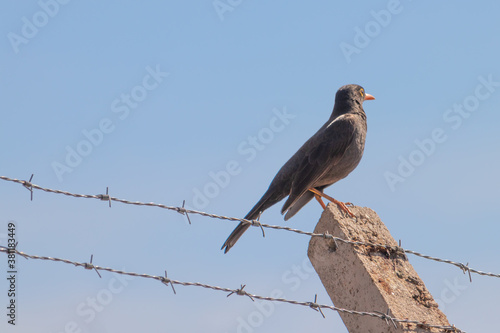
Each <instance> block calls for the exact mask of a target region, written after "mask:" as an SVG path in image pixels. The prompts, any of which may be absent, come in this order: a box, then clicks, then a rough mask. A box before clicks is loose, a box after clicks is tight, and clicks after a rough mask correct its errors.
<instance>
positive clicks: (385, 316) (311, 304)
mask: <svg viewBox="0 0 500 333" xmlns="http://www.w3.org/2000/svg"><path fill="white" fill-rule="evenodd" d="M0 252H5V253H12V252H15V253H16V254H18V255H20V256H22V257H24V258H26V259H36V260H48V261H56V262H62V263H65V264H69V265H74V266H77V267H78V266H81V267H83V268H84V269H91V270H92V269H93V270H95V271H96V272H98V273H99V271H107V272H111V273H115V274H122V275H128V276H134V277H140V278H146V279H152V280H157V281H160V282H161V283H162V284H165V285H168V284H169V283H170V285H171V286H172V289H173V285H174V284H178V285H182V286H192V287H201V288H205V289H211V290H216V291H221V292H225V293H229V294H228V295H227V296H228V297H229V296H231V295H233V294H235V295H238V296H247V297H249V298H250V299H251V300H252V301H254V300H255V299H259V300H263V301H270V302H281V303H288V304H293V305H301V306H305V307H309V308H311V309H313V310H315V311H319V312H320V313H321V315H323V317H324V316H325V315H324V314H323V311H321V309H329V310H333V311H336V312H339V313H340V312H342V313H348V314H352V315H360V316H370V317H375V318H379V319H382V320H385V321H386V322H387V323H388V324H389V322H391V323H392V324H394V325H396V324H395V323H401V324H413V325H418V326H419V327H422V328H435V329H442V330H444V331H445V332H456V333H466V332H465V331H462V330H460V329H458V328H457V327H455V325H452V326H442V325H432V324H428V323H422V322H419V321H417V320H409V319H398V318H394V317H392V316H390V315H389V314H384V313H381V312H380V313H377V312H364V311H355V310H348V309H343V308H339V307H336V306H333V305H326V304H318V303H316V300H317V295H316V296H315V297H314V302H303V301H296V300H289V299H285V298H274V297H268V296H260V295H255V294H251V293H249V292H247V291H245V290H243V289H244V288H245V286H246V285H241V286H240V288H238V289H231V288H224V287H218V286H212V285H209V284H205V283H200V282H184V281H178V280H173V279H170V278H167V277H166V271H165V276H157V275H150V274H139V273H134V272H126V271H123V270H118V269H114V268H109V267H101V266H97V265H95V264H93V263H92V262H90V263H84V262H77V261H72V260H68V259H62V258H54V257H46V256H38V255H32V254H27V253H24V252H21V251H19V250H17V249H9V248H7V247H5V246H2V245H0ZM92 258H93V256H91V260H92ZM99 277H100V274H99ZM173 290H174V293H175V289H173Z"/></svg>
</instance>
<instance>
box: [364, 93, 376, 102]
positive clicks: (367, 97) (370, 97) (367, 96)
mask: <svg viewBox="0 0 500 333" xmlns="http://www.w3.org/2000/svg"><path fill="white" fill-rule="evenodd" d="M372 99H375V97H373V95H370V94H365V101H368V100H372Z"/></svg>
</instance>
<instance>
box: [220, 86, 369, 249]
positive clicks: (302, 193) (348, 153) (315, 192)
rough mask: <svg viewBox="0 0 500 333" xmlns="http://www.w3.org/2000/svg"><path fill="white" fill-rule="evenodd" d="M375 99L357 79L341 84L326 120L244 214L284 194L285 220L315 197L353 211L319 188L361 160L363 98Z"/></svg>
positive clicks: (234, 236) (256, 213) (230, 241)
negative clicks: (353, 81) (357, 82)
mask: <svg viewBox="0 0 500 333" xmlns="http://www.w3.org/2000/svg"><path fill="white" fill-rule="evenodd" d="M373 99H375V97H373V96H372V95H370V94H367V93H366V92H365V90H364V88H363V87H361V86H359V85H357V84H348V85H345V86H342V87H340V88H339V90H338V91H337V93H336V94H335V103H334V106H333V111H332V113H331V115H330V118H329V119H328V121H327V122H326V123H325V124H324V125H323V126H321V128H320V129H319V130H318V131H317V132H316V133H315V134H314V135H313V136H312V137H311V138H309V140H307V141H306V142H305V143H304V144H303V145H302V147H300V148H299V150H298V151H297V152H296V153H295V154H294V155H293V156H292V157H291V158H290V159H289V160H288V161H287V162H286V163H285V164H284V165H283V166H282V167H281V169H280V170H279V171H278V173H277V174H276V176H275V177H274V179H273V180H272V182H271V184H270V185H269V188H268V189H267V191H266V192H265V193H264V195H263V196H262V198H261V199H260V200H259V201H258V202H257V203H256V204H255V206H254V207H253V208H252V209H251V210H250V211H249V212H248V214H247V215H246V216H245V218H244V219H245V220H256V219H258V218H259V217H260V215H261V214H262V212H263V211H265V210H266V209H268V208H269V207H271V206H273V205H274V204H276V203H278V202H279V201H281V200H283V199H284V198H285V197H288V198H287V200H286V201H285V203H284V205H283V207H282V208H281V214H285V217H284V219H285V221H287V220H289V219H290V218H291V217H292V216H294V215H295V214H297V212H298V211H299V210H300V209H301V208H302V207H303V206H304V205H306V204H307V203H308V202H309V201H311V200H312V199H313V198H316V199H317V200H318V202H319V203H320V204H321V206H322V207H323V209H325V208H326V205H325V204H324V203H323V201H322V199H321V197H324V198H325V199H328V200H330V201H332V202H335V203H336V204H337V205H339V206H340V208H341V209H342V210H344V211H345V212H346V213H348V214H349V215H351V216H354V215H353V214H352V212H351V211H350V210H349V208H347V206H346V204H344V203H343V202H340V201H337V200H335V199H333V198H332V197H330V196H328V195H326V194H324V193H323V190H324V189H325V188H326V187H328V186H330V185H332V184H334V183H336V182H337V181H339V180H341V179H343V178H345V177H347V175H349V174H350V173H351V172H352V171H353V170H354V169H355V168H356V167H357V166H358V164H359V162H360V161H361V157H362V156H363V151H364V147H365V139H366V132H367V123H366V114H365V112H364V110H363V102H364V101H365V100H373ZM250 225H251V224H250V223H248V222H241V223H240V224H239V225H238V226H237V227H236V228H235V229H234V230H233V232H232V233H231V234H230V235H229V237H228V238H227V240H226V241H225V242H224V245H222V248H221V250H222V249H223V250H224V253H227V252H228V251H229V250H230V249H231V248H232V247H233V246H234V244H235V243H236V241H238V239H239V238H240V237H241V236H242V235H243V233H244V232H245V231H246V230H247V229H248V228H249V227H250Z"/></svg>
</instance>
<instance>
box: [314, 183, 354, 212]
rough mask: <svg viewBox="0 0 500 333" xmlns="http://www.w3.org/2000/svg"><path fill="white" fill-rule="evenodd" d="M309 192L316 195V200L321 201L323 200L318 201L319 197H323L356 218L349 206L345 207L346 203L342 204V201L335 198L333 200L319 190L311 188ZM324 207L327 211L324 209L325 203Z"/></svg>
mask: <svg viewBox="0 0 500 333" xmlns="http://www.w3.org/2000/svg"><path fill="white" fill-rule="evenodd" d="M309 191H311V192H312V193H314V197H315V198H316V200H318V201H319V200H321V198H319V199H318V197H323V198H325V199H327V200H329V201H331V202H333V203H336V204H337V205H338V206H339V207H340V209H342V210H343V211H344V212H346V213H347V214H349V215H351V216H352V217H354V214H353V213H352V212H351V211H350V210H349V208H347V206H346V205H345V203H343V202H341V201H338V200H336V199H334V198H332V197H331V196H329V195H326V194H325V193H323V192H320V191H318V190H317V189H315V188H310V189H309ZM321 203H323V201H321ZM321 206H322V207H323V209H325V208H326V207H324V203H323V205H321Z"/></svg>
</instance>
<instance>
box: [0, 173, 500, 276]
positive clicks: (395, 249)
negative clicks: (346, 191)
mask: <svg viewBox="0 0 500 333" xmlns="http://www.w3.org/2000/svg"><path fill="white" fill-rule="evenodd" d="M0 179H2V180H5V181H10V182H14V183H19V184H22V185H24V186H25V187H27V186H28V187H29V188H30V189H31V191H32V190H33V189H37V190H41V191H44V192H49V193H57V194H63V195H66V196H71V197H75V198H90V199H99V200H103V199H102V198H103V196H105V194H99V195H89V194H75V193H71V192H66V191H61V190H53V189H49V188H44V187H41V186H38V185H35V184H32V183H31V182H27V181H25V180H19V179H14V178H9V177H5V176H0ZM106 195H107V194H106ZM106 200H107V199H106ZM111 201H116V202H121V203H123V204H128V205H136V206H150V207H159V208H163V209H168V210H173V211H176V212H177V213H180V214H188V213H189V214H197V215H201V216H205V217H210V218H213V219H220V220H226V221H237V222H243V223H248V224H250V225H253V226H260V227H261V229H262V231H263V230H264V228H268V229H275V230H286V231H289V232H294V233H298V234H301V235H307V236H310V237H323V238H326V239H333V240H334V242H335V243H336V242H337V241H338V242H342V243H345V244H351V245H358V246H372V247H375V248H385V249H386V250H387V251H390V252H393V253H402V254H404V255H405V256H406V254H408V253H410V254H413V255H415V256H418V257H422V258H425V259H428V260H433V261H437V262H441V263H446V264H450V265H454V266H456V267H458V268H460V269H461V270H464V268H466V270H467V271H468V272H469V274H471V273H474V274H479V275H483V276H490V277H496V278H500V274H497V273H490V272H483V271H480V270H477V269H473V268H470V267H469V266H468V264H467V265H465V264H463V263H460V262H455V261H452V260H448V259H441V258H437V257H432V256H428V255H425V254H423V253H420V252H417V251H412V250H408V249H403V248H402V247H400V246H390V245H385V244H376V243H370V242H359V241H351V240H347V239H343V238H339V237H335V236H332V235H330V234H316V233H313V232H308V231H303V230H299V229H293V228H290V227H286V226H278V225H269V224H264V223H261V222H260V221H257V220H246V219H240V218H236V217H229V216H224V215H216V214H211V213H206V212H202V211H198V210H193V209H187V208H184V207H174V206H167V205H163V204H158V203H154V202H140V201H130V200H125V199H119V198H114V197H109V202H110V203H111ZM470 280H471V281H472V277H470Z"/></svg>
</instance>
